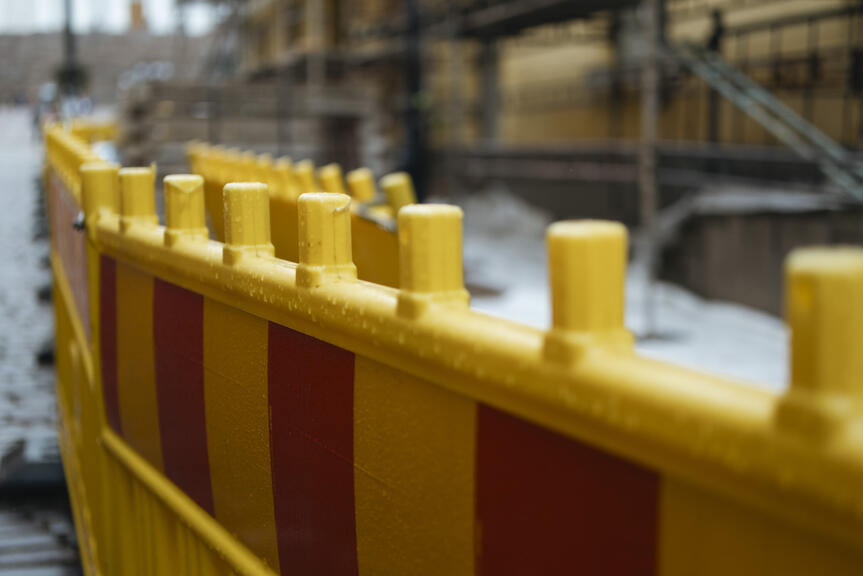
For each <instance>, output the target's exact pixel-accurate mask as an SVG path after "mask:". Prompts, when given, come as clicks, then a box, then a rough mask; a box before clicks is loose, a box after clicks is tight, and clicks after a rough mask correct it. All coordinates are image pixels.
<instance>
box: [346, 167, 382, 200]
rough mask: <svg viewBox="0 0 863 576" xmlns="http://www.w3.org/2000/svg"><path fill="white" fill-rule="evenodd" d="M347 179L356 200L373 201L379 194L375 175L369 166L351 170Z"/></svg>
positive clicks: (352, 196)
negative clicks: (376, 188)
mask: <svg viewBox="0 0 863 576" xmlns="http://www.w3.org/2000/svg"><path fill="white" fill-rule="evenodd" d="M347 181H348V188H349V189H350V191H351V198H353V201H354V202H371V201H372V200H374V199H375V196H377V191H376V190H375V180H374V176H373V174H372V171H371V170H369V169H368V168H357V169H356V170H351V171H350V172H348V176H347Z"/></svg>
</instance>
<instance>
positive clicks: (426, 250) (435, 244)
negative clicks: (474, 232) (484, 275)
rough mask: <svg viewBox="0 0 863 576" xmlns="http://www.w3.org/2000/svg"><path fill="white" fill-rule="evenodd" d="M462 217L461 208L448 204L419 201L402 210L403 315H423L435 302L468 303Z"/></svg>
mask: <svg viewBox="0 0 863 576" xmlns="http://www.w3.org/2000/svg"><path fill="white" fill-rule="evenodd" d="M461 221H462V211H461V209H460V208H459V207H457V206H448V205H446V204H415V205H413V206H405V207H404V208H403V209H402V210H401V211H400V212H399V215H398V231H399V232H398V233H399V299H398V312H399V314H400V315H404V316H408V317H417V316H420V315H421V314H423V313H424V312H425V311H426V310H427V309H428V307H429V306H430V305H432V304H442V303H445V304H448V305H454V306H461V307H465V308H466V307H467V305H468V301H469V295H468V292H467V290H465V287H464V273H463V267H462V229H461Z"/></svg>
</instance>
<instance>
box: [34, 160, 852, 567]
mask: <svg viewBox="0 0 863 576" xmlns="http://www.w3.org/2000/svg"><path fill="white" fill-rule="evenodd" d="M49 146H50V145H49ZM81 175H82V178H83V186H82V190H83V191H82V198H83V208H84V211H85V221H86V235H85V238H86V249H87V255H88V259H87V263H88V286H89V296H90V302H91V303H92V305H91V306H90V307H89V313H90V325H91V338H90V339H86V338H85V337H84V336H83V335H84V333H83V331H80V330H75V329H72V328H70V325H74V324H76V322H80V320H79V319H78V318H77V309H76V308H75V307H74V304H73V299H72V298H71V292H70V291H69V290H68V289H67V288H65V287H64V286H66V285H67V284H68V281H67V277H66V273H65V272H64V268H63V267H62V266H59V265H58V262H57V259H60V258H62V256H59V255H58V253H56V252H55V254H54V258H55V273H56V275H57V286H58V288H57V290H58V293H59V295H60V298H58V299H57V309H58V376H59V383H58V389H59V398H60V407H61V415H62V428H61V434H62V437H63V438H62V441H61V444H62V446H63V454H64V462H65V464H66V466H67V472H68V473H69V476H70V485H71V486H73V488H72V495H73V501H74V502H75V510H76V518H77V525H78V529H79V533H80V535H81V542H82V548H83V549H84V551H85V553H84V558H85V561H86V563H87V570H88V571H89V573H90V574H97V573H98V574H101V573H105V574H114V573H122V574H137V573H141V574H152V573H159V574H162V573H165V574H169V573H170V574H180V573H183V574H216V573H220V574H221V573H240V574H268V573H283V574H288V573H297V574H571V573H576V572H579V573H586V574H597V573H602V574H648V575H649V574H657V575H677V574H694V573H697V574H717V575H719V574H725V575H727V574H763V573H773V572H775V573H782V574H813V573H819V574H856V573H859V567H860V566H861V565H863V564H861V560H863V493H861V491H860V489H859V487H860V486H861V485H863V484H861V481H863V437H861V435H860V432H859V430H860V427H859V426H858V424H859V421H860V406H859V403H858V397H859V395H860V382H859V375H860V374H861V373H863V366H861V365H860V362H861V360H860V355H859V354H856V343H857V342H860V341H861V340H863V334H861V331H863V317H861V316H863V308H861V307H857V306H856V305H853V306H852V305H849V304H851V303H854V302H856V300H857V298H856V297H857V296H859V295H861V293H863V253H861V251H860V250H856V249H853V250H852V249H841V250H826V249H812V250H803V251H800V252H798V253H796V254H795V255H794V256H792V258H791V260H790V261H789V264H788V285H789V321H790V323H791V328H792V338H793V345H792V351H793V360H792V373H793V376H792V383H791V387H790V389H789V391H788V392H787V393H786V394H784V395H775V394H771V393H768V392H764V391H761V390H758V389H754V388H750V387H744V386H741V385H737V384H734V383H730V382H726V381H723V380H720V379H716V378H712V377H709V376H705V375H701V374H698V373H694V372H691V371H688V370H685V369H682V368H678V367H673V366H669V365H665V364H662V363H659V362H655V361H652V360H648V359H644V358H641V357H639V356H637V355H635V354H634V353H633V351H632V339H631V336H630V335H629V333H628V332H627V331H626V330H625V328H624V327H623V289H624V276H625V265H626V232H625V229H624V228H623V227H621V226H619V225H617V224H612V223H605V222H567V223H559V224H555V225H553V226H552V227H551V228H550V229H549V232H548V245H549V246H548V247H549V262H550V272H551V297H552V308H553V328H552V329H551V330H550V331H548V332H543V331H539V330H535V329H531V328H528V327H525V326H520V325H517V324H513V323H511V322H507V321H504V320H500V319H496V318H492V317H489V316H486V315H483V314H480V313H477V312H474V311H471V310H470V309H469V308H468V306H467V292H466V291H465V290H464V286H463V280H462V261H461V213H460V211H459V210H458V209H457V208H454V207H449V206H434V205H412V206H407V207H404V208H402V209H401V210H400V211H399V213H398V258H399V266H398V270H399V282H398V284H399V287H398V288H392V287H388V286H383V285H379V284H374V283H370V282H365V281H362V280H359V279H358V278H357V267H356V266H355V264H354V262H353V259H352V254H356V250H355V247H354V246H353V244H352V242H353V241H354V240H355V239H356V236H355V235H353V234H352V232H351V226H352V224H353V220H354V213H353V212H352V211H351V209H350V199H349V198H348V197H347V196H346V195H342V194H335V193H305V194H303V195H301V196H299V198H298V199H297V201H296V208H297V215H298V222H297V260H296V261H295V262H293V261H288V260H284V259H281V258H277V257H276V256H275V255H274V254H275V253H276V250H274V247H273V245H272V241H271V235H270V228H271V222H272V219H271V214H270V209H271V207H272V198H271V196H270V194H271V193H270V194H268V190H267V187H266V185H264V184H260V183H230V184H228V185H226V186H225V188H224V192H223V206H224V212H223V217H224V223H225V228H224V235H223V238H224V242H220V241H215V240H211V239H210V238H209V237H208V233H207V230H206V227H205V216H204V205H205V199H204V197H205V188H204V184H205V182H204V180H203V179H202V178H200V177H198V176H170V177H168V178H166V180H165V201H166V202H165V206H166V217H165V226H162V225H160V224H159V223H158V222H157V219H156V217H155V210H154V202H153V176H152V172H151V171H150V170H149V169H123V170H118V168H117V167H116V166H111V165H108V164H105V163H89V164H87V165H86V166H84V167H83V168H82V169H81ZM84 356H88V357H91V358H92V366H93V368H92V370H91V371H92V374H93V378H92V379H88V378H89V376H88V375H87V374H86V371H84V374H83V375H81V374H79V373H80V372H81V371H80V370H77V369H76V368H75V367H74V366H75V365H76V362H78V360H76V358H80V357H84Z"/></svg>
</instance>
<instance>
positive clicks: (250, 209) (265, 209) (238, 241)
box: [222, 182, 275, 264]
mask: <svg viewBox="0 0 863 576" xmlns="http://www.w3.org/2000/svg"><path fill="white" fill-rule="evenodd" d="M223 197H224V202H225V247H224V249H223V252H222V258H223V260H224V262H225V263H226V264H235V263H236V262H239V261H240V259H241V258H242V257H243V256H244V255H255V256H273V255H274V253H275V252H274V249H273V244H272V243H271V242H270V198H269V195H268V194H267V186H266V184H261V183H259V182H238V183H232V184H226V185H225V188H224V189H223Z"/></svg>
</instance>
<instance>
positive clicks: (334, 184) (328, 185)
mask: <svg viewBox="0 0 863 576" xmlns="http://www.w3.org/2000/svg"><path fill="white" fill-rule="evenodd" d="M318 181H319V182H320V183H321V188H322V189H323V191H324V192H332V193H333V194H344V193H345V185H344V183H343V182H342V167H341V166H339V165H338V164H336V163H335V162H333V163H332V164H327V165H326V166H323V167H322V168H321V169H320V170H318Z"/></svg>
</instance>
